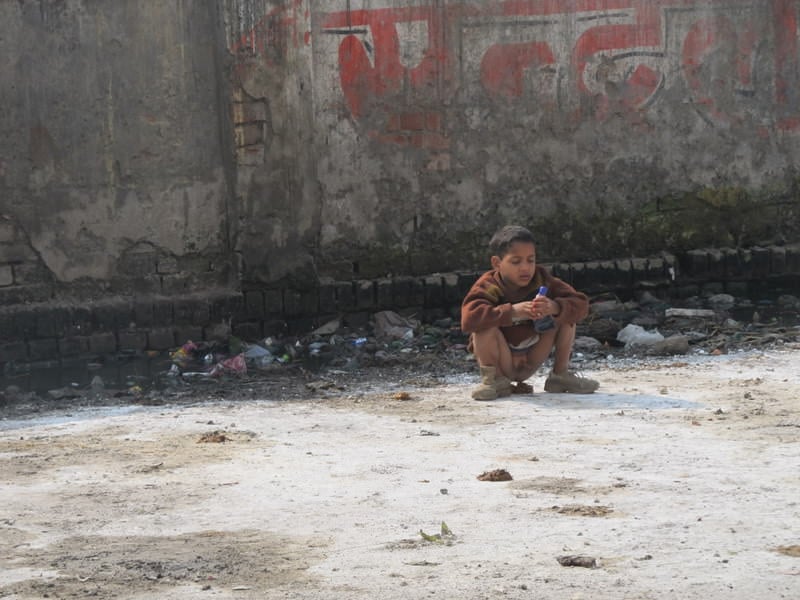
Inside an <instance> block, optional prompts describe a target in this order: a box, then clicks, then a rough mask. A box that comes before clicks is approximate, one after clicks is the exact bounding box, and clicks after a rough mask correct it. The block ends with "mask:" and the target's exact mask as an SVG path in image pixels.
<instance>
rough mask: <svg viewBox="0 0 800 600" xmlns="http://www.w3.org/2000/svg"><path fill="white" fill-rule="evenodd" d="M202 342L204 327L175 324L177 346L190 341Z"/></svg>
mask: <svg viewBox="0 0 800 600" xmlns="http://www.w3.org/2000/svg"><path fill="white" fill-rule="evenodd" d="M190 340H191V341H193V342H202V341H203V328H202V327H197V326H196V325H176V326H175V342H176V344H175V345H176V346H182V345H183V344H185V343H186V342H188V341H190Z"/></svg>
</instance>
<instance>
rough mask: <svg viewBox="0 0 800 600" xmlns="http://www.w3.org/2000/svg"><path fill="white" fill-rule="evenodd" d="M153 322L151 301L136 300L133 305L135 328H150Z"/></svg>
mask: <svg viewBox="0 0 800 600" xmlns="http://www.w3.org/2000/svg"><path fill="white" fill-rule="evenodd" d="M154 320H155V317H154V314H153V302H152V301H151V300H136V301H134V303H133V322H134V323H136V326H137V327H151V326H152V325H153V322H154Z"/></svg>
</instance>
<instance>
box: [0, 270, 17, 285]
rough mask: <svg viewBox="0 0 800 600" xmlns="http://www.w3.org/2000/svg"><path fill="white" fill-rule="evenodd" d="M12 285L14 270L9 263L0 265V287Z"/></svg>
mask: <svg viewBox="0 0 800 600" xmlns="http://www.w3.org/2000/svg"><path fill="white" fill-rule="evenodd" d="M7 285H14V270H13V269H12V268H11V265H0V287H5V286H7Z"/></svg>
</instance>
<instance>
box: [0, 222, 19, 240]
mask: <svg viewBox="0 0 800 600" xmlns="http://www.w3.org/2000/svg"><path fill="white" fill-rule="evenodd" d="M16 239H17V227H16V225H14V224H13V223H10V222H8V221H5V220H3V221H0V244H10V243H12V242H14V241H16Z"/></svg>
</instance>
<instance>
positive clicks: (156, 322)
mask: <svg viewBox="0 0 800 600" xmlns="http://www.w3.org/2000/svg"><path fill="white" fill-rule="evenodd" d="M174 315H175V308H174V306H173V305H172V300H171V299H169V298H155V299H154V300H153V322H152V325H153V326H156V327H158V326H166V325H172V324H173V323H174V322H175V317H174Z"/></svg>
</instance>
